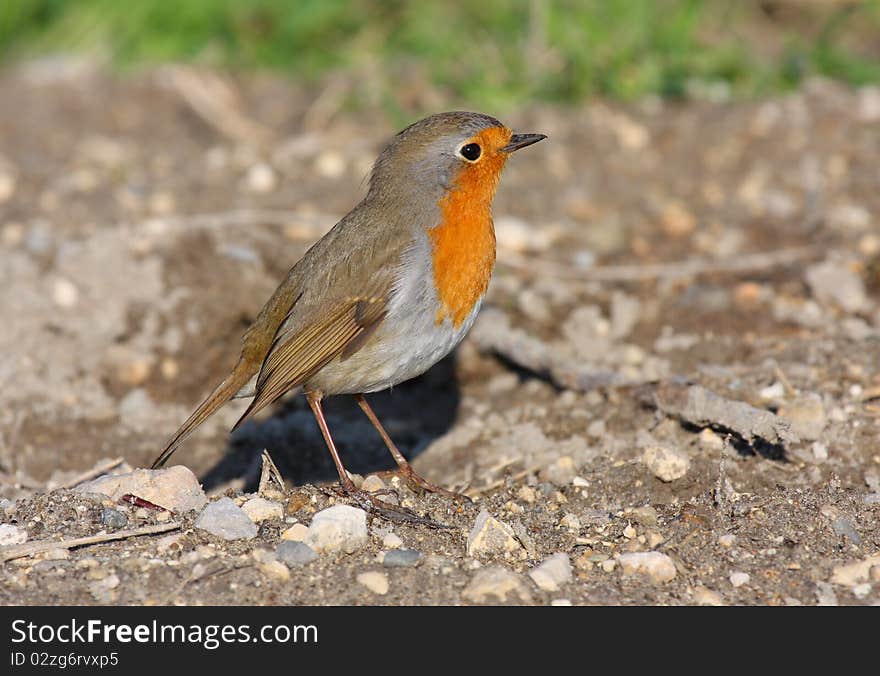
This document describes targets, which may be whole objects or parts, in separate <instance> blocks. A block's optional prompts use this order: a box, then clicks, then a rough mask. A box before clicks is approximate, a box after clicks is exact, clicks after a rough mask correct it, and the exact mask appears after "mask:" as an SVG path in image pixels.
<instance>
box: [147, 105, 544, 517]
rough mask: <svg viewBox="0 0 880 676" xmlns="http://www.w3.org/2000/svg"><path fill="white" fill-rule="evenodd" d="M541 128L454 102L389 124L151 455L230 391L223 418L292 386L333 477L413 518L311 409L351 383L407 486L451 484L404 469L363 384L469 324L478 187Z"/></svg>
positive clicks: (432, 349)
mask: <svg viewBox="0 0 880 676" xmlns="http://www.w3.org/2000/svg"><path fill="white" fill-rule="evenodd" d="M544 138H546V136H545V135H543V134H514V133H513V132H512V131H511V130H510V129H508V128H507V127H506V126H505V125H503V124H502V123H501V122H499V121H498V120H496V119H495V118H493V117H489V116H488V115H482V114H479V113H468V112H449V113H440V114H436V115H431V116H429V117H426V118H425V119H423V120H420V121H418V122H416V123H415V124H412V125H410V126H409V127H407V128H406V129H404V130H403V131H401V132H399V133H398V134H397V135H396V136H394V138H392V139H391V141H390V142H389V143H388V145H387V146H386V147H385V149H384V150H383V151H382V153H381V154H380V155H379V158H378V159H377V160H376V163H375V165H374V166H373V169H372V172H371V175H370V181H369V190H368V192H367V195H366V197H365V198H364V199H363V201H361V202H360V204H358V205H357V206H356V207H354V209H352V210H351V211H350V212H349V213H348V214H347V215H346V216H345V217H344V218H343V219H342V220H341V221H339V223H337V224H336V225H335V226H334V227H333V228H332V229H331V230H330V231H329V232H328V233H327V234H326V235H324V236H323V237H322V238H321V239H320V240H319V241H318V242H317V243H315V244H314V245H313V246H312V247H311V248H310V249H309V250H308V251H307V252H306V254H305V255H304V256H303V257H302V259H300V261H299V262H298V263H296V265H294V266H293V268H291V270H290V272H289V273H288V274H287V278H286V279H285V280H284V281H283V282H282V283H281V285H280V286H279V287H278V289H277V290H276V291H275V293H274V294H273V295H272V297H271V298H270V299H269V300H268V302H267V303H266V304H265V305H264V306H263V309H262V310H260V313H259V315H258V316H257V318H256V320H255V321H254V323H253V324H252V325H251V326H250V328H248V329H247V331H246V332H245V334H244V336H243V338H242V347H241V356H240V358H239V361H238V363H237V364H236V366H235V368H234V369H233V370H232V373H230V374H229V375H228V376H227V377H226V378H225V379H224V380H223V382H221V383H220V384H219V385H218V386H217V387H216V388H215V389H214V391H213V392H211V394H210V395H209V396H208V397H207V399H205V400H204V401H203V402H202V403H201V404H200V405H199V407H198V408H197V409H196V410H195V412H194V413H193V414H192V415H191V416H190V417H189V419H187V421H186V422H184V423H183V425H182V426H181V427H180V429H179V430H177V432H176V433H175V434H174V436H173V437H172V438H171V440H170V441H169V442H168V445H167V446H166V447H165V450H164V451H162V454H161V455H160V456H159V457H158V458H157V459H156V461H155V462H154V463H153V468H158V467H161V466H162V465H163V464H164V463H165V462H166V461H167V460H168V458H169V457H170V456H171V454H172V453H174V451H175V450H176V449H177V447H178V446H179V445H180V444H181V443H182V442H183V441H184V440H185V439H186V438H187V437H188V436H189V435H190V434H191V433H192V432H193V431H194V430H195V429H196V428H197V427H198V426H199V425H200V424H201V423H202V422H204V421H205V419H207V418H208V416H210V415H211V414H212V413H214V412H215V411H216V410H217V409H218V408H220V407H221V406H222V405H223V404H225V403H226V402H227V401H229V400H230V399H231V398H233V397H234V396H239V397H241V396H245V397H253V398H252V401H251V403H250V406H248V408H247V410H246V411H245V412H244V414H243V415H242V416H241V418H240V419H239V421H238V422H237V423H236V424H235V427H233V430H235V429H237V428H238V427H239V426H240V425H241V424H242V423H243V422H244V421H245V420H247V419H248V418H250V417H251V416H253V415H254V414H255V413H257V412H258V411H260V410H262V409H263V408H265V407H266V406H268V405H269V404H271V403H272V402H274V401H275V400H277V399H278V398H279V397H281V396H282V395H283V394H285V393H286V392H288V391H290V390H293V389H294V388H302V390H303V392H304V393H305V396H306V399H307V400H308V403H309V406H310V407H311V409H312V412H313V413H314V415H315V418H316V420H317V422H318V426H319V427H320V429H321V433H322V435H323V437H324V441H325V442H326V444H327V448H328V449H329V451H330V454H331V455H332V456H333V462H334V463H335V465H336V469H337V471H338V472H339V479H340V481H341V482H342V489H343V490H344V491H345V493H347V494H348V495H349V496H350V497H351V498H352V499H354V501H355V502H357V503H358V504H359V505H360V506H361V507H363V508H364V509H366V510H368V511H372V512H374V513H379V514H382V515H384V516H386V517H389V518H396V519H397V520H400V518H404V519H405V520H419V519H417V518H415V519H414V518H413V517H415V515H413V514H411V513H410V512H409V511H408V510H403V509H402V508H398V507H395V506H394V505H391V504H390V503H388V502H387V501H383V500H380V499H379V498H378V497H377V496H375V495H373V494H368V493H365V492H362V491H360V490H358V489H357V488H356V487H355V485H354V483H353V482H352V480H351V478H350V477H349V475H348V473H347V472H346V470H345V467H344V466H343V464H342V460H341V459H340V457H339V453H338V451H337V449H336V445H335V444H334V442H333V438H332V436H331V435H330V429H329V428H328V426H327V421H326V420H325V418H324V413H323V410H322V407H321V401H322V399H323V398H324V397H326V396H330V395H337V394H352V395H354V397H355V399H356V400H357V402H358V404H359V405H360V407H361V409H363V411H364V413H365V414H366V416H367V418H369V420H370V422H371V423H372V424H373V425H374V426H375V428H376V430H377V431H378V432H379V434H380V436H381V437H382V440H383V441H384V442H385V445H386V446H387V447H388V450H389V451H390V452H391V455H392V456H393V457H394V460H395V461H396V462H397V464H398V466H399V468H400V469H399V471H400V473H401V474H402V476H403V478H404V479H405V480H406V481H407V482H408V483H409V484H410V485H414V486H416V487H418V488H421V489H424V490H427V491H432V492H438V493H442V494H445V495H448V496H453V497H464V496H459V495H458V494H456V493H452V492H450V491H448V490H446V489H444V488H441V487H439V486H436V485H434V484H433V483H431V482H430V481H428V480H427V479H425V478H423V477H421V476H419V475H418V474H417V473H416V472H415V471H414V470H413V468H412V466H411V465H410V464H409V463H408V462H407V460H406V458H404V456H403V454H401V452H400V451H399V450H398V449H397V447H396V446H395V445H394V442H392V441H391V438H390V437H389V436H388V433H387V432H386V431H385V429H384V428H383V427H382V424H381V423H380V422H379V419H378V418H377V417H376V414H375V413H374V412H373V409H372V408H371V407H370V405H369V404H368V403H367V400H366V399H365V398H364V395H365V394H368V393H370V392H378V391H380V390H385V389H388V388H389V387H392V386H394V385H396V384H398V383H401V382H403V381H405V380H409V379H410V378H414V377H416V376H418V375H420V374H422V373H424V372H425V371H426V370H428V369H429V368H430V367H431V366H433V365H434V364H435V363H437V362H438V361H440V360H441V359H443V357H445V356H446V355H447V354H449V352H450V351H451V350H452V349H453V348H454V347H455V346H456V345H457V344H458V343H459V342H460V341H461V339H462V338H463V337H464V336H465V334H466V333H467V331H468V329H470V327H471V325H472V324H473V322H474V319H475V318H476V316H477V312H478V311H479V309H480V305H481V303H482V300H483V297H484V296H485V293H486V289H487V287H488V286H489V278H490V276H491V275H492V269H493V267H494V265H495V229H494V226H493V223H492V199H493V197H494V196H495V190H496V188H497V186H498V180H499V178H500V176H501V171H502V169H503V168H504V164H505V162H506V161H507V158H508V156H509V155H510V153H512V152H514V151H516V150H519V149H520V148H525V147H526V146H530V145H532V144H533V143H537V142H538V141H541V140H542V139H544Z"/></svg>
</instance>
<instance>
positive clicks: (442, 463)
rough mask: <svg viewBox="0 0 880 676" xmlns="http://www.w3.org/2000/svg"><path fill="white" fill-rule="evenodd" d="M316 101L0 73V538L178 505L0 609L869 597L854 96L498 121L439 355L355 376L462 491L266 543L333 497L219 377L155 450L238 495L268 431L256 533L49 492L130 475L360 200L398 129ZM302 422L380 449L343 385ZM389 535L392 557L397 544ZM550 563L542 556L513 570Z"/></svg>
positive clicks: (16, 572) (70, 74)
mask: <svg viewBox="0 0 880 676" xmlns="http://www.w3.org/2000/svg"><path fill="white" fill-rule="evenodd" d="M56 65H57V64H56ZM206 92H207V93H206ZM319 94H320V92H310V91H306V90H303V89H299V88H297V87H295V86H294V85H292V84H291V83H290V82H287V81H283V80H280V79H273V78H269V77H254V78H252V79H247V80H239V81H236V82H234V83H232V84H231V85H230V84H229V83H226V82H225V81H222V80H217V79H216V78H215V77H214V76H211V75H210V74H207V75H201V76H193V75H192V73H191V72H189V71H185V70H180V69H164V70H162V71H156V72H150V73H145V74H141V75H137V76H133V77H131V78H129V79H127V80H125V81H118V80H114V79H113V78H110V77H108V76H107V75H106V74H103V73H101V72H100V71H96V70H93V69H91V68H89V67H87V66H82V65H76V64H68V65H66V66H64V67H63V68H61V69H58V68H50V67H48V66H47V65H46V64H40V63H37V64H30V65H25V66H20V67H17V68H16V69H14V70H11V71H7V72H5V73H4V74H2V76H0V260H2V265H0V314H2V316H3V317H4V321H3V329H2V331H0V354H2V355H3V356H2V359H0V383H2V384H3V387H2V388H0V498H3V500H4V501H3V502H2V503H0V518H2V520H3V523H4V524H6V526H3V528H5V530H4V531H3V537H5V538H7V539H6V540H4V543H5V544H7V545H10V546H12V545H14V543H15V542H20V541H21V540H22V539H24V538H27V542H30V543H33V542H40V541H42V540H50V541H54V540H58V541H60V540H63V539H70V538H76V537H82V536H88V535H94V534H98V533H101V532H104V531H112V530H113V529H114V528H116V529H119V528H122V527H123V526H121V525H120V524H121V522H113V521H112V519H111V520H110V521H109V522H108V521H107V516H106V510H107V509H112V510H115V511H117V512H119V513H120V514H121V515H122V518H124V524H125V525H124V528H137V527H140V526H144V525H150V524H154V523H163V522H167V523H171V522H172V521H170V519H173V523H179V524H180V529H179V530H175V531H170V532H169V534H163V535H150V536H141V537H133V538H127V539H123V540H119V541H116V542H107V543H101V544H95V545H90V546H82V547H73V548H69V549H68V548H62V549H61V550H60V551H59V550H58V549H56V550H54V551H50V552H48V553H43V554H39V555H36V556H28V557H19V558H15V559H13V560H10V561H7V562H6V563H4V564H2V567H0V580H2V584H0V602H2V603H5V604H70V603H120V604H165V603H179V604H377V603H378V604H437V603H441V604H458V603H487V602H488V603H498V602H503V603H533V604H549V603H552V602H555V603H557V604H567V603H571V604H575V605H580V604H608V603H611V604H645V603H651V604H695V603H701V604H817V603H820V604H834V603H842V604H876V603H878V602H880V556H878V548H880V524H878V510H880V450H878V449H880V447H878V432H880V372H878V364H880V309H878V302H877V301H878V290H880V228H878V226H877V222H876V214H877V213H878V210H880V191H878V190H877V186H878V174H877V164H876V157H877V147H878V142H880V137H878V129H880V91H878V90H877V89H864V90H860V91H851V90H846V89H843V88H840V87H838V86H835V85H832V84H829V83H824V82H814V83H811V84H810V85H809V86H808V87H806V88H805V89H804V90H803V91H800V92H797V93H794V94H791V95H788V96H785V97H780V98H776V99H771V100H766V101H758V102H749V103H690V104H686V105H673V104H664V103H660V102H657V101H649V102H645V103H643V104H641V105H635V106H631V107H622V106H618V105H611V104H604V103H600V102H594V103H591V104H589V105H584V106H580V107H576V108H570V109H563V108H549V107H545V108H533V109H530V110H523V111H521V112H520V113H519V114H517V115H516V116H515V117H513V118H509V119H507V120H505V121H507V122H508V123H509V124H510V125H511V126H513V127H515V128H516V129H518V130H521V131H540V132H543V133H546V134H548V135H549V137H550V138H549V139H548V141H545V142H544V143H542V144H540V145H539V146H536V147H535V148H532V149H529V151H527V152H524V153H523V154H522V155H518V156H516V157H515V158H514V159H513V160H512V161H511V162H510V163H509V165H508V168H507V169H506V171H505V176H504V177H503V180H502V185H501V188H500V191H499V194H498V197H497V199H496V203H495V213H496V226H497V230H498V239H499V265H498V268H497V270H496V274H495V277H494V279H493V284H492V287H491V290H490V294H489V302H488V304H487V308H486V310H485V311H484V313H483V315H482V317H481V319H480V320H479V322H478V324H477V326H476V327H475V329H474V331H473V332H472V334H471V336H469V338H468V339H467V340H466V341H465V342H464V343H463V344H462V346H461V347H460V348H459V350H458V351H457V352H456V354H455V355H454V357H452V358H449V359H447V360H445V361H444V362H442V363H441V364H439V365H437V366H436V367H435V368H434V369H432V370H431V371H430V372H428V373H427V374H425V375H424V376H423V377H421V378H419V379H417V380H415V381H412V382H409V383H406V384H404V385H401V386H400V387H398V388H396V389H395V390H394V391H393V392H390V393H384V394H381V395H376V396H374V397H373V402H374V404H375V407H376V409H377V412H378V413H379V415H380V417H382V419H383V420H384V422H385V424H386V427H387V428H388V430H389V432H390V433H391V435H392V436H393V437H394V438H395V439H396V440H397V442H398V444H399V445H400V447H401V449H402V450H403V451H404V452H405V453H406V454H407V455H408V456H409V457H410V458H412V459H413V461H414V464H415V466H416V468H417V469H418V470H419V471H420V472H422V473H423V474H425V475H426V476H428V477H429V478H431V479H432V480H434V481H435V482H437V483H440V484H442V485H445V486H449V487H454V488H456V489H457V490H461V491H464V492H466V493H467V494H469V495H471V496H472V497H473V498H474V503H473V504H470V505H467V504H464V505H460V504H457V503H455V502H452V501H450V500H448V499H446V498H443V497H441V496H436V495H427V496H426V495H416V494H414V493H411V492H409V491H408V490H407V489H406V488H405V487H404V486H402V485H401V484H400V483H399V482H397V481H396V480H389V479H388V478H387V477H385V482H386V484H388V485H389V486H391V487H393V488H395V489H396V491H397V494H398V497H399V499H400V500H402V502H403V504H404V505H408V506H409V507H410V508H411V509H413V510H414V511H415V512H418V513H420V514H424V515H427V516H429V517H430V518H432V519H434V520H436V521H438V522H442V523H444V524H447V525H449V526H450V528H447V529H440V530H436V529H430V528H426V527H424V526H417V525H401V524H393V523H389V522H387V521H385V520H383V519H380V518H372V519H370V523H369V535H368V538H367V541H366V543H365V544H363V543H362V544H361V545H359V546H358V547H356V548H354V549H355V551H353V552H352V553H337V554H323V555H321V556H320V557H318V558H317V559H316V560H314V561H312V562H310V563H306V564H303V565H296V564H282V565H281V566H280V567H279V566H278V565H275V563H274V562H276V559H275V554H274V552H275V549H276V546H277V545H278V544H279V542H280V540H281V537H282V533H283V532H284V531H287V530H288V529H290V528H292V527H293V526H295V525H296V524H297V523H302V524H304V525H308V524H309V523H310V522H311V519H312V517H313V515H314V514H315V513H317V512H319V511H320V510H322V509H324V508H326V507H328V506H330V505H331V504H332V503H334V502H337V501H339V499H338V498H337V497H336V496H335V494H334V493H333V491H332V485H333V480H334V476H335V473H334V470H333V466H332V464H331V462H330V460H329V457H328V456H327V453H326V451H325V450H324V448H323V443H322V441H321V438H320V435H319V433H318V430H317V427H316V425H315V424H314V422H313V421H312V420H311V417H310V414H309V412H308V408H307V406H306V405H305V402H304V401H303V399H302V397H300V396H297V397H291V398H289V399H287V400H285V401H284V402H283V403H281V404H280V405H277V406H275V407H274V408H273V409H272V410H270V411H268V412H267V413H266V415H263V416H261V417H260V419H259V420H257V421H255V422H251V423H249V424H247V425H245V426H244V427H243V428H242V429H241V430H239V431H238V432H236V433H235V434H233V435H232V436H229V435H228V433H227V430H228V429H229V427H230V426H231V424H232V423H233V422H234V421H235V420H236V418H237V417H238V415H239V414H240V412H241V411H242V410H243V408H244V403H243V402H241V401H237V402H233V403H232V404H230V405H229V406H228V407H227V408H226V409H225V410H224V411H223V412H222V413H221V414H219V415H217V416H215V418H213V419H212V420H211V421H209V422H208V423H207V424H206V425H205V426H204V428H203V429H202V430H201V431H200V432H199V433H198V434H197V435H196V436H195V437H194V438H193V439H192V440H191V441H190V442H189V443H187V444H186V445H185V446H184V447H183V448H182V449H181V450H180V451H179V452H178V454H177V456H175V462H177V463H180V464H184V465H186V466H188V467H190V468H191V469H192V470H193V471H194V472H195V473H196V474H197V476H198V478H199V480H200V481H201V482H202V484H203V485H204V489H205V491H206V492H207V493H208V495H209V496H212V497H215V496H220V495H225V496H229V497H232V498H233V499H234V500H237V502H238V503H239V504H240V503H242V502H243V501H244V500H245V499H247V497H249V494H250V493H253V492H255V491H256V490H257V484H258V479H259V477H260V468H261V463H260V456H261V454H260V451H261V450H262V449H267V450H268V452H269V453H270V454H271V457H272V458H273V460H274V461H275V463H276V464H277V466H278V468H279V470H280V472H281V474H282V475H283V477H284V479H285V482H286V485H285V487H284V489H283V491H277V490H276V491H275V493H273V494H271V495H270V496H269V497H270V498H271V499H272V500H273V501H274V502H277V503H279V504H280V505H281V510H280V514H279V515H275V516H273V517H271V518H267V519H266V520H264V521H262V522H261V523H260V527H259V532H258V534H257V535H256V536H254V537H249V538H244V539H239V540H234V541H226V540H223V539H221V538H218V537H216V536H214V535H211V534H210V533H208V532H206V531H204V530H202V529H201V528H197V527H196V526H195V520H196V517H197V516H198V514H197V512H190V513H181V514H174V515H169V514H168V513H167V512H166V513H162V512H159V511H156V510H152V509H147V508H144V507H143V506H142V507H138V506H136V505H130V504H126V505H119V504H114V503H113V501H111V500H110V499H109V498H106V497H103V498H102V497H101V496H98V495H95V494H87V493H81V492H72V491H70V490H67V489H66V488H62V487H61V486H65V485H69V484H71V483H73V481H72V480H73V479H74V478H75V477H76V476H77V475H79V474H80V473H82V472H84V471H87V470H89V469H90V468H92V467H93V466H95V465H96V464H98V463H100V462H101V461H103V460H107V459H115V458H121V459H122V464H120V465H117V466H116V469H115V470H114V471H123V470H125V469H128V467H129V466H130V467H137V466H148V465H149V462H150V461H151V460H152V459H153V457H154V456H155V455H156V453H157V452H158V451H159V450H160V449H161V447H162V445H163V443H164V441H165V440H166V438H167V437H168V436H169V435H170V434H171V433H172V432H173V431H174V429H175V428H176V427H177V425H178V424H179V423H180V422H181V421H182V420H183V419H184V418H185V417H186V416H187V414H188V413H189V411H190V410H191V408H192V407H193V406H194V405H195V404H196V403H197V402H198V400H199V399H200V398H201V397H202V396H204V394H206V393H207V391H209V390H210V388H211V387H212V386H213V385H214V384H215V382H216V381H218V380H219V378H220V377H222V375H224V374H225V372H226V369H228V368H229V367H230V366H231V364H232V363H234V360H235V358H236V356H237V346H238V340H239V336H240V335H241V333H242V331H243V329H244V328H245V327H246V326H247V324H248V322H249V321H250V320H252V319H253V317H254V316H255V314H256V312H257V311H258V310H259V308H260V307H261V305H262V303H263V302H264V300H265V299H266V298H267V297H268V295H269V294H270V293H271V291H272V290H273V289H274V287H275V285H276V283H277V282H278V281H279V280H280V279H281V278H282V276H283V274H284V272H285V271H286V270H287V268H289V267H290V266H291V265H292V264H293V263H294V262H295V261H296V260H297V259H298V257H299V256H300V255H301V254H302V253H303V252H304V251H305V249H306V248H307V247H308V245H309V244H310V243H311V242H312V241H314V239H316V238H317V237H318V236H320V234H321V233H322V232H324V231H325V230H326V229H327V228H329V227H330V226H332V224H333V223H334V222H335V221H336V220H337V219H338V218H339V217H340V216H341V215H342V214H344V213H345V212H346V211H347V210H348V209H349V208H350V207H351V206H352V205H353V204H354V203H355V202H356V201H357V200H358V199H359V196H360V195H361V194H362V192H363V189H364V183H363V181H364V177H365V176H366V174H367V171H368V169H369V166H370V163H371V162H372V160H373V158H374V157H375V155H376V153H377V152H378V150H379V149H380V148H381V145H382V142H383V139H385V138H387V137H388V135H389V134H391V133H393V131H394V129H393V128H392V127H391V126H390V125H389V123H388V122H387V121H386V120H385V119H384V118H383V117H381V116H380V115H378V114H373V113H370V112H369V111H365V112H360V113H351V112H348V111H346V110H345V109H344V108H343V107H341V106H339V105H336V103H335V102H333V101H330V102H329V103H328V100H327V97H321V96H320V95H319ZM487 112H492V111H487ZM694 386H699V387H698V388H696V389H694ZM700 388H704V389H700ZM706 392H708V393H709V396H712V395H714V396H717V397H720V398H721V399H720V400H712V401H714V405H713V406H708V405H706V402H705V401H702V400H701V401H702V403H701V402H700V401H697V402H695V401H693V400H691V401H688V397H691V398H693V397H694V396H697V395H699V394H700V393H704V394H705V393H706ZM328 412H329V422H330V425H331V427H332V428H333V429H334V431H335V433H336V435H337V441H338V443H339V445H340V447H341V448H342V452H343V455H344V457H345V458H346V461H347V462H348V463H349V468H350V470H351V471H352V472H357V473H359V474H360V475H362V476H365V475H367V474H369V473H372V472H376V471H381V470H388V469H391V468H392V466H393V464H392V461H391V458H390V457H389V456H388V455H387V453H386V452H385V450H384V448H383V447H382V445H381V442H380V440H379V438H378V437H377V436H376V435H375V433H374V432H373V431H372V429H371V428H370V426H369V423H368V422H367V421H366V420H365V419H364V418H363V417H362V416H361V415H360V413H359V411H358V409H357V407H356V406H355V405H354V404H353V402H351V401H347V400H338V401H336V400H333V401H330V402H329V405H328ZM482 510H486V511H487V512H488V513H489V514H491V515H493V516H494V517H495V518H497V519H498V520H499V521H500V522H502V523H503V524H506V526H507V527H509V528H505V527H504V526H498V529H499V530H498V532H499V533H503V534H504V536H503V537H502V540H503V542H504V543H506V544H504V546H502V547H501V549H499V550H498V551H493V550H492V549H491V547H490V548H488V549H486V550H480V548H479V547H472V548H471V551H470V552H469V551H468V540H469V535H470V534H471V532H472V530H473V529H474V526H475V523H476V522H477V521H478V515H479V514H480V513H481V511H482ZM493 523H494V522H493ZM477 530H479V528H478V529H477ZM505 538H506V539H505ZM471 539H472V540H473V537H471ZM395 548H405V549H411V550H416V551H418V552H419V553H420V554H421V556H420V557H418V558H417V560H415V563H414V565H407V566H403V567H390V566H389V565H386V564H387V561H386V559H385V556H386V552H387V551H389V550H391V549H395ZM637 552H654V554H651V555H648V556H647V557H642V558H639V557H633V556H632V554H634V553H637ZM560 554H561V555H562V556H556V558H555V559H554V561H556V562H557V563H559V562H560V561H563V560H564V561H565V562H567V563H563V564H560V565H559V566H556V569H555V572H554V573H553V574H552V575H550V577H551V578H553V580H552V581H551V582H548V581H547V577H546V576H544V577H542V576H541V575H540V574H537V575H530V572H532V571H533V569H534V568H535V566H536V565H538V564H540V563H541V562H542V561H543V560H545V559H547V557H550V556H553V555H560ZM383 562H384V563H383ZM640 562H641V563H640ZM278 563H280V562H278ZM640 566H641V567H640ZM281 568H284V570H283V571H282V570H281ZM365 573H367V574H368V575H366V576H365V575H364V574H365ZM382 580H384V582H383V581H382ZM554 587H555V588H554Z"/></svg>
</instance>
